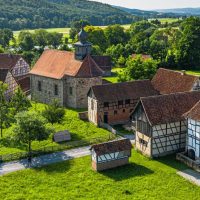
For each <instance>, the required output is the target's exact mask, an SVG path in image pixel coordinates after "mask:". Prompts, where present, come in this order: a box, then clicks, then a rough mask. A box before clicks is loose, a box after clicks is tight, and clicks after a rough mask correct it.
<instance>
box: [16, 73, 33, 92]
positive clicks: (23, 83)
mask: <svg viewBox="0 0 200 200" xmlns="http://www.w3.org/2000/svg"><path fill="white" fill-rule="evenodd" d="M17 83H18V84H19V85H20V87H21V89H22V91H23V92H28V91H29V90H30V77H28V76H27V77H23V78H21V79H19V80H17Z"/></svg>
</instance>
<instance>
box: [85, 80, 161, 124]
mask: <svg viewBox="0 0 200 200" xmlns="http://www.w3.org/2000/svg"><path fill="white" fill-rule="evenodd" d="M158 94H159V93H158V92H157V91H156V90H155V89H154V88H153V86H152V84H151V81H149V80H142V81H133V82H125V83H114V84H107V85H99V86H93V87H92V88H91V89H90V91H89V93H88V118H89V121H91V122H93V123H94V124H96V125H100V124H101V123H108V124H111V125H115V124H125V123H127V122H129V121H130V114H131V113H132V112H133V109H134V108H135V106H136V104H137V103H138V101H139V99H140V97H147V96H153V95H158Z"/></svg>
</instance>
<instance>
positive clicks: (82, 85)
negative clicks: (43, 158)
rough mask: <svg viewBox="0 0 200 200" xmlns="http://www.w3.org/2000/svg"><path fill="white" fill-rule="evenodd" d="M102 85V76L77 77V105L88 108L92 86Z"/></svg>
mask: <svg viewBox="0 0 200 200" xmlns="http://www.w3.org/2000/svg"><path fill="white" fill-rule="evenodd" d="M95 85H102V78H101V77H95V78H76V107H77V108H87V107H88V97H87V94H88V92H89V90H90V88H91V87H92V86H95Z"/></svg>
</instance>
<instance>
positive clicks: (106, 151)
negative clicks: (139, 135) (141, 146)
mask: <svg viewBox="0 0 200 200" xmlns="http://www.w3.org/2000/svg"><path fill="white" fill-rule="evenodd" d="M131 148H132V145H131V142H130V140H128V139H120V140H115V141H111V142H106V143H101V144H96V145H93V146H92V147H91V149H90V151H91V155H92V168H93V169H94V170H96V171H103V170H106V169H111V168H115V167H119V166H122V165H126V164H128V163H129V157H130V156H131Z"/></svg>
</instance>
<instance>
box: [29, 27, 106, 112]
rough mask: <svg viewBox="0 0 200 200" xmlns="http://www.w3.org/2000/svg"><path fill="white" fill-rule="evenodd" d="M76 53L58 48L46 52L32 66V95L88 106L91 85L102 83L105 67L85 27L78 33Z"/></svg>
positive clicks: (43, 98)
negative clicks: (96, 53)
mask: <svg viewBox="0 0 200 200" xmlns="http://www.w3.org/2000/svg"><path fill="white" fill-rule="evenodd" d="M78 37H79V42H77V43H75V45H74V46H75V53H73V52H68V51H59V50H46V51H44V52H43V54H42V55H41V57H40V58H39V60H38V61H37V62H36V64H35V66H34V67H33V69H32V70H31V72H30V74H31V92H32V97H33V98H35V99H36V100H37V101H40V102H43V103H50V102H51V101H52V100H53V99H58V100H59V101H60V103H61V105H62V106H67V107H73V108H86V107H87V93H88V91H89V89H90V87H92V86H94V85H102V76H103V75H104V73H105V72H104V71H103V69H102V66H103V65H106V64H105V62H103V61H102V62H101V63H103V64H102V66H100V65H99V64H98V63H97V62H96V61H95V60H94V58H93V57H92V56H91V55H90V52H91V48H92V44H91V43H89V42H87V41H86V38H87V37H86V32H85V31H84V29H82V30H81V32H80V33H79V35H78Z"/></svg>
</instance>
